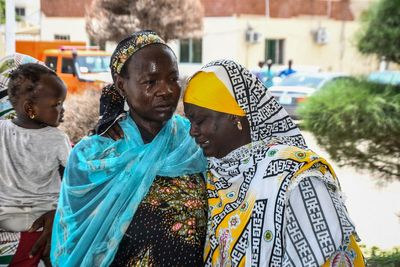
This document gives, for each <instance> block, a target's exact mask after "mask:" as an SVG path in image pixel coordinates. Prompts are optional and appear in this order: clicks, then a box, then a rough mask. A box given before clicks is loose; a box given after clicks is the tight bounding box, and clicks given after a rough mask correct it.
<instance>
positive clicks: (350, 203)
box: [302, 131, 400, 249]
mask: <svg viewBox="0 0 400 267" xmlns="http://www.w3.org/2000/svg"><path fill="white" fill-rule="evenodd" d="M302 133H303V135H304V137H305V139H306V141H307V144H308V146H309V147H310V148H311V149H312V150H314V151H315V152H317V153H318V154H319V155H321V156H323V157H325V158H327V159H328V160H329V162H330V163H331V164H332V165H333V167H334V170H335V172H336V174H337V176H338V177H339V181H340V183H341V186H342V190H343V192H344V193H345V196H346V206H347V209H348V210H349V213H350V216H351V218H352V219H353V221H354V223H355V225H356V227H357V232H358V234H359V236H360V238H361V239H362V241H361V243H362V244H365V245H366V246H367V247H371V246H378V247H379V248H381V249H390V248H392V247H394V246H400V182H391V183H387V184H383V185H382V184H380V182H381V181H380V180H379V177H378V176H377V175H373V174H371V173H369V172H365V171H363V172H362V171H359V170H355V169H354V168H351V167H338V166H337V164H335V162H333V161H331V160H330V159H329V156H328V154H327V153H326V152H325V151H324V150H323V149H322V148H320V147H319V146H318V145H317V143H316V141H315V138H314V137H313V135H312V134H311V133H310V132H306V131H302Z"/></svg>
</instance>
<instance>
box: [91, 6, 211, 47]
mask: <svg viewBox="0 0 400 267" xmlns="http://www.w3.org/2000/svg"><path fill="white" fill-rule="evenodd" d="M202 18H203V7H202V5H201V2H200V0H94V1H93V2H92V5H91V7H90V8H89V10H88V12H87V16H86V29H87V31H88V33H89V35H90V36H91V38H92V39H93V40H95V41H97V42H104V41H120V40H121V39H123V38H124V37H126V36H128V35H129V34H131V33H132V32H134V31H137V30H142V29H143V30H144V29H150V30H154V31H156V32H157V33H158V34H159V35H160V36H161V37H162V38H163V39H164V40H165V41H168V40H171V39H177V38H191V37H198V36H200V34H201V30H202Z"/></svg>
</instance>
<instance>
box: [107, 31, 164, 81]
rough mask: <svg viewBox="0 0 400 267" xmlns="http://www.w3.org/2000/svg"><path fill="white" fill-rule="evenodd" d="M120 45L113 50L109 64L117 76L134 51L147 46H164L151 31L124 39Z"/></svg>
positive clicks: (161, 40) (158, 37)
mask: <svg viewBox="0 0 400 267" xmlns="http://www.w3.org/2000/svg"><path fill="white" fill-rule="evenodd" d="M121 44H123V45H121V46H120V47H119V48H117V49H116V50H115V52H114V54H113V56H112V58H111V64H110V67H111V69H112V70H113V72H114V73H118V74H119V73H120V72H121V69H122V67H123V66H124V64H125V62H126V61H127V60H128V58H130V57H131V56H132V55H133V54H134V53H136V51H138V50H139V49H141V48H143V47H145V46H147V45H149V44H165V42H164V40H163V39H161V37H160V36H158V35H157V34H156V33H155V32H153V31H142V32H139V33H138V34H134V35H132V36H129V37H128V38H126V39H124V40H123V41H121Z"/></svg>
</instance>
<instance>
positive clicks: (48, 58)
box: [16, 40, 112, 93]
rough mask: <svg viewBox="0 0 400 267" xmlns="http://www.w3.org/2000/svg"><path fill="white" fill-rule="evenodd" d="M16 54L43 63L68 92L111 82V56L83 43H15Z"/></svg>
mask: <svg viewBox="0 0 400 267" xmlns="http://www.w3.org/2000/svg"><path fill="white" fill-rule="evenodd" d="M16 52H18V53H22V54H26V55H30V56H32V57H34V58H37V59H39V60H41V61H43V62H44V63H45V64H46V65H47V66H48V67H49V68H51V69H53V70H54V71H55V72H56V73H57V75H58V76H59V77H60V78H61V79H62V80H63V81H64V82H65V84H66V85H67V87H68V92H70V93H76V92H82V91H84V90H87V89H101V88H102V87H103V86H104V85H106V84H107V83H110V82H112V78H111V72H110V69H109V64H110V58H111V54H110V53H107V52H105V51H102V50H99V49H98V48H96V47H87V46H86V43H85V42H72V41H20V40H18V41H16Z"/></svg>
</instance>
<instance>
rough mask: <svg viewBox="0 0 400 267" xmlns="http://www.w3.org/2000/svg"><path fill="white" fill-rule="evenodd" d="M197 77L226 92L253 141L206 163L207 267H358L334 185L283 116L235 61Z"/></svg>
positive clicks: (208, 67) (326, 169)
mask: <svg viewBox="0 0 400 267" xmlns="http://www.w3.org/2000/svg"><path fill="white" fill-rule="evenodd" d="M201 71H204V72H214V73H215V74H216V76H217V77H218V78H219V79H220V80H221V81H223V82H224V83H225V85H226V86H227V88H229V89H230V90H231V93H232V95H233V96H234V97H235V99H236V101H237V103H238V104H239V106H240V107H241V108H242V109H243V110H244V111H245V113H246V117H247V119H248V121H249V123H250V128H251V140H252V142H251V143H250V144H248V145H246V146H243V147H240V148H238V149H236V150H234V151H232V152H231V153H229V154H228V155H227V156H226V157H224V158H222V159H217V158H209V171H208V175H207V187H208V188H207V189H208V199H209V215H210V219H209V226H208V236H207V241H206V247H205V264H206V266H322V265H323V264H324V263H325V264H328V265H327V266H338V265H337V264H343V265H342V266H363V258H362V254H361V252H360V251H359V248H358V246H357V245H356V244H355V242H354V240H353V239H354V237H356V236H357V235H356V232H355V228H354V225H353V223H352V222H351V220H350V219H349V216H348V214H347V210H346V208H345V205H344V202H343V198H342V195H341V192H340V185H339V182H338V179H337V178H336V176H335V173H334V171H333V170H332V168H331V167H330V165H329V164H328V163H327V162H326V161H325V160H324V159H323V158H321V157H319V156H318V155H317V154H315V153H314V152H313V151H311V150H310V149H308V148H307V146H306V144H305V142H304V139H303V137H302V135H301V133H300V131H299V129H298V128H297V126H296V125H295V124H294V123H293V121H292V119H291V118H290V117H289V116H288V114H287V113H286V111H285V110H284V109H283V108H282V107H281V106H280V105H279V104H278V103H277V102H276V100H275V99H274V98H273V97H271V96H270V94H269V93H268V91H267V89H266V88H265V87H264V85H263V84H262V83H261V82H260V81H259V80H258V79H257V78H256V77H255V76H254V75H253V74H251V73H250V72H249V71H248V70H246V69H245V68H243V67H242V66H240V65H238V64H236V63H235V62H233V61H229V60H221V61H215V62H211V63H210V64H208V65H206V66H205V67H203V68H202V69H201ZM352 240H353V241H352Z"/></svg>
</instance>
